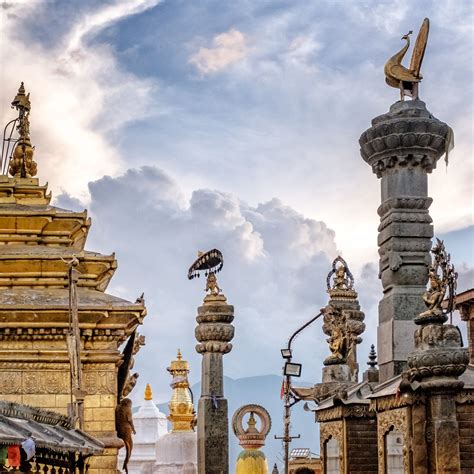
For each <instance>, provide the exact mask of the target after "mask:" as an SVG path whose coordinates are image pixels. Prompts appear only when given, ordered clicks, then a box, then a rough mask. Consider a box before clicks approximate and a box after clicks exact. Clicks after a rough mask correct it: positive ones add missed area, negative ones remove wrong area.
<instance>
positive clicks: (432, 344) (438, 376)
mask: <svg viewBox="0 0 474 474" xmlns="http://www.w3.org/2000/svg"><path fill="white" fill-rule="evenodd" d="M433 255H434V258H433V264H432V265H431V266H430V271H429V275H430V288H429V289H428V290H427V291H426V292H425V294H424V295H423V300H424V302H425V304H426V306H427V307H428V309H427V310H426V311H424V312H422V313H421V314H419V315H418V316H417V317H416V318H415V323H416V324H417V325H418V326H419V328H418V329H417V330H416V331H415V350H414V351H413V352H412V353H411V354H409V356H408V367H409V369H408V371H407V372H406V374H404V376H406V377H407V379H408V380H409V382H410V383H411V388H412V389H415V390H419V391H422V392H424V393H426V404H427V410H426V431H425V437H426V443H427V448H428V449H427V451H428V453H427V454H428V456H427V461H428V472H461V464H460V451H459V424H458V420H457V418H456V393H457V392H459V391H460V390H461V389H462V387H463V385H464V383H463V382H462V381H461V380H459V378H458V377H459V376H460V375H461V374H463V373H464V371H465V370H466V367H467V364H468V363H469V355H468V351H467V349H465V348H463V347H462V337H461V331H460V330H459V328H458V327H457V326H454V325H452V324H445V322H446V321H447V319H448V316H447V314H446V312H444V311H443V310H442V308H441V305H442V301H443V299H444V296H445V293H446V291H449V297H448V301H449V304H448V308H450V307H451V308H452V306H453V304H454V302H453V300H454V288H455V281H456V273H455V271H454V267H453V266H452V265H451V264H450V261H449V254H447V252H446V250H445V248H444V245H443V242H441V241H439V240H438V242H437V244H436V246H435V247H434V248H433ZM440 273H441V274H440ZM415 449H416V447H415Z"/></svg>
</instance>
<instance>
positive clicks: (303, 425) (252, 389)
mask: <svg viewBox="0 0 474 474" xmlns="http://www.w3.org/2000/svg"><path fill="white" fill-rule="evenodd" d="M281 383H282V377H281V376H279V375H261V376H257V377H245V378H241V379H231V378H229V377H225V378H224V391H225V396H226V398H227V400H228V401H229V431H230V432H229V445H230V446H229V457H230V466H231V471H232V470H234V469H235V462H236V458H237V456H238V454H239V452H240V450H241V447H240V446H239V444H238V440H237V438H236V437H235V436H234V433H233V432H232V427H231V426H230V424H231V423H230V421H231V420H232V416H233V414H234V412H235V411H236V410H237V409H238V408H239V407H241V406H242V405H246V404H248V403H256V404H258V405H262V406H263V407H265V408H266V409H267V410H268V412H269V413H270V416H271V418H272V429H271V432H270V433H269V435H268V437H267V441H266V444H265V447H264V448H263V451H264V452H265V454H266V456H267V459H268V465H269V468H270V471H271V469H272V467H273V463H275V462H276V463H277V464H278V467H279V469H280V472H282V470H281V468H282V467H283V448H282V443H281V441H280V440H276V439H275V435H277V436H281V435H282V434H283V401H282V400H280V390H281ZM295 385H297V386H301V387H308V386H311V385H312V384H311V383H308V382H297V383H295ZM192 391H193V394H194V402H195V405H196V406H197V401H198V399H199V396H200V393H201V384H200V383H198V384H195V385H193V386H192ZM158 408H159V409H160V411H162V412H163V413H166V414H168V405H167V404H166V403H163V404H160V405H158ZM291 421H292V428H291V434H292V435H293V436H294V435H298V434H300V435H301V438H300V439H296V440H294V441H293V443H292V444H291V448H290V449H292V448H296V447H300V448H310V449H311V451H312V452H314V453H319V426H318V425H317V424H316V423H315V421H314V414H313V413H311V412H305V411H304V410H303V403H302V402H300V403H298V404H296V405H295V406H294V407H293V409H292V416H291Z"/></svg>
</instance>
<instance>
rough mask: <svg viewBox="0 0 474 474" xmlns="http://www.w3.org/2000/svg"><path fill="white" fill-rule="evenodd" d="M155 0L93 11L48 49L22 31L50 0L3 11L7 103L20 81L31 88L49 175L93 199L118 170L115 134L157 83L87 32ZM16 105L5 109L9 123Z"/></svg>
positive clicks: (39, 155)
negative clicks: (92, 192) (92, 185)
mask: <svg viewBox="0 0 474 474" xmlns="http://www.w3.org/2000/svg"><path fill="white" fill-rule="evenodd" d="M156 3H157V2H156V1H140V2H138V1H136V2H133V3H130V2H129V4H128V5H126V6H125V4H123V2H117V3H116V4H112V5H109V6H108V7H104V8H102V9H100V10H98V11H97V12H95V13H94V12H91V13H89V14H86V16H85V17H84V18H83V19H79V20H78V22H77V23H76V26H75V27H74V26H73V28H72V33H71V35H70V36H69V37H67V38H65V39H63V40H62V41H58V42H57V43H56V44H55V45H54V46H53V47H50V48H46V47H44V46H42V45H41V44H40V43H38V42H36V41H31V40H30V39H29V38H28V35H23V34H19V32H20V31H21V32H22V31H23V27H21V26H20V25H21V22H23V21H25V20H27V19H28V18H30V19H31V18H32V17H34V16H35V15H38V14H39V13H40V12H41V11H42V9H43V8H46V7H47V6H48V4H47V2H46V3H42V2H28V3H26V4H13V5H10V7H9V8H8V10H5V11H6V12H7V13H5V11H4V12H3V13H2V15H3V21H2V22H1V32H2V37H3V38H4V40H3V42H2V43H3V44H8V50H7V49H6V48H5V47H4V48H2V50H1V55H2V58H1V59H2V62H3V63H4V64H8V67H5V68H3V69H2V87H1V88H0V102H1V103H2V104H4V105H5V104H8V103H10V102H11V101H12V99H13V97H14V96H15V94H16V91H17V89H18V86H19V83H20V81H24V82H25V87H26V89H27V90H28V91H29V92H31V102H32V111H31V139H32V142H33V144H34V145H35V146H36V153H35V159H36V161H37V163H38V170H39V171H38V174H39V177H40V178H41V180H42V181H44V180H45V179H44V178H46V179H47V180H48V181H49V182H50V185H51V188H52V189H53V191H54V190H59V189H60V188H63V189H67V190H68V191H69V192H71V193H73V194H74V195H75V196H80V197H81V198H82V199H85V200H87V197H88V192H87V183H88V181H89V180H91V179H97V178H99V177H101V176H103V175H104V174H112V175H114V174H116V173H117V172H118V171H119V169H120V167H121V155H120V153H119V151H118V150H117V148H116V146H115V145H114V133H115V132H116V131H117V130H118V129H119V128H120V127H122V126H123V125H124V124H125V123H127V122H129V121H133V120H135V119H137V118H142V117H144V116H145V115H146V114H147V113H149V110H150V108H149V105H148V103H149V100H150V94H151V93H152V91H153V88H154V85H153V84H152V83H151V82H150V81H147V80H142V79H139V78H137V77H136V76H134V75H133V74H131V73H129V72H126V71H124V70H123V69H122V68H121V67H120V66H119V64H118V63H117V61H116V59H115V57H114V55H113V53H112V52H111V50H110V49H109V48H108V47H107V46H104V45H102V46H89V45H88V44H87V43H86V42H85V36H86V35H88V37H90V36H91V35H92V34H97V33H98V32H99V31H100V30H101V28H103V27H105V26H108V25H110V24H111V23H112V22H114V21H118V20H120V19H123V18H125V17H126V16H128V15H131V14H133V13H138V12H139V11H143V10H144V9H146V8H150V7H151V6H153V5H155V4H156ZM14 114H15V113H14V112H13V111H12V110H11V109H10V108H8V107H3V108H2V115H1V120H2V123H6V122H7V121H9V120H11V118H12V117H14Z"/></svg>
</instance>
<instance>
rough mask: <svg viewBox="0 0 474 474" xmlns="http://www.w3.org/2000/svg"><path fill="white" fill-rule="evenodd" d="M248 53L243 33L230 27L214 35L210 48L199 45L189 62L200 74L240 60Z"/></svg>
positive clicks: (225, 67)
mask: <svg viewBox="0 0 474 474" xmlns="http://www.w3.org/2000/svg"><path fill="white" fill-rule="evenodd" d="M248 53H249V48H248V47H247V39H246V37H245V35H244V34H243V33H241V32H240V31H238V30H236V29H234V28H232V29H230V30H229V31H227V32H225V33H221V34H219V35H216V36H215V37H214V39H213V40H212V46H211V47H210V48H204V47H201V48H199V50H198V51H197V52H196V53H194V54H193V55H192V56H191V57H190V59H189V62H190V63H191V64H194V65H195V66H196V67H197V68H198V70H199V72H201V73H202V74H213V73H216V72H219V71H222V70H224V69H227V68H228V67H230V66H232V65H233V64H235V63H237V62H239V61H242V60H243V59H244V58H245V57H246V56H247V55H248Z"/></svg>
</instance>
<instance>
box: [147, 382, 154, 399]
mask: <svg viewBox="0 0 474 474" xmlns="http://www.w3.org/2000/svg"><path fill="white" fill-rule="evenodd" d="M145 400H153V393H152V391H151V387H150V384H149V383H147V384H146V387H145Z"/></svg>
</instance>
